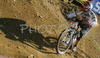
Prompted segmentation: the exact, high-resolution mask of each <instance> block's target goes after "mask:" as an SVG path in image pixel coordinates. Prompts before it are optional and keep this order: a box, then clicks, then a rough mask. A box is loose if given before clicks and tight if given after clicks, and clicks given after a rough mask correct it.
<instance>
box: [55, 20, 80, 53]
mask: <svg viewBox="0 0 100 58" xmlns="http://www.w3.org/2000/svg"><path fill="white" fill-rule="evenodd" d="M80 30H81V28H80V26H79V20H78V19H77V18H73V19H72V20H71V24H70V26H69V28H68V29H65V30H64V31H62V32H61V34H60V35H59V38H58V41H57V53H59V54H64V53H66V52H67V50H68V49H69V47H71V48H73V47H74V44H75V40H76V38H77V37H78V36H80Z"/></svg>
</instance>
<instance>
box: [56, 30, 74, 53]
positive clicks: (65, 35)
mask: <svg viewBox="0 0 100 58" xmlns="http://www.w3.org/2000/svg"><path fill="white" fill-rule="evenodd" d="M71 37H72V34H71V33H70V31H69V30H64V31H63V32H62V33H61V34H60V36H59V38H58V41H57V52H58V53H59V54H64V53H66V52H67V50H68V48H69V46H70V43H71Z"/></svg>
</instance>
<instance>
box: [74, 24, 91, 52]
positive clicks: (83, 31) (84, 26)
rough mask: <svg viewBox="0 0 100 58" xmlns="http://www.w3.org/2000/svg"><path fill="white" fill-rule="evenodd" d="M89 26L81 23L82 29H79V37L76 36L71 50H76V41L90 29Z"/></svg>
mask: <svg viewBox="0 0 100 58" xmlns="http://www.w3.org/2000/svg"><path fill="white" fill-rule="evenodd" d="M90 28H91V27H89V26H87V25H83V27H82V30H81V31H80V37H77V40H76V42H75V45H74V48H73V51H75V50H76V47H77V44H78V42H79V41H80V39H81V38H82V37H83V36H85V35H86V34H87V33H88V31H89V30H90Z"/></svg>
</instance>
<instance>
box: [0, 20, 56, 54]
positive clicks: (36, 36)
mask: <svg viewBox="0 0 100 58" xmlns="http://www.w3.org/2000/svg"><path fill="white" fill-rule="evenodd" d="M21 24H26V22H25V21H23V20H19V19H13V18H0V25H3V27H0V29H1V31H2V32H4V33H5V34H6V36H5V37H6V38H8V39H11V40H14V41H19V42H21V43H24V44H26V45H28V46H30V47H32V48H34V49H36V50H38V51H41V52H43V53H50V54H55V53H53V52H48V51H46V49H44V48H43V47H47V48H50V49H53V48H55V45H56V42H51V41H50V40H57V39H56V38H53V37H46V38H45V37H44V36H42V34H40V33H38V32H37V33H36V32H34V31H32V33H30V32H29V28H31V27H29V26H28V28H27V29H26V30H24V33H22V32H21V28H22V27H21V26H20V25H21ZM31 29H32V28H31ZM32 30H34V29H32ZM36 31H38V30H36Z"/></svg>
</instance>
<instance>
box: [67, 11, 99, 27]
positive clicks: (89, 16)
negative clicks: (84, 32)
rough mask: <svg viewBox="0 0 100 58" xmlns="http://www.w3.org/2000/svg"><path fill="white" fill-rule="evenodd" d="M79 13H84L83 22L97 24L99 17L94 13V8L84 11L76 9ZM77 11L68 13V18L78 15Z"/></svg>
mask: <svg viewBox="0 0 100 58" xmlns="http://www.w3.org/2000/svg"><path fill="white" fill-rule="evenodd" d="M76 14H77V15H82V20H83V24H88V25H96V24H97V17H96V15H95V14H94V12H93V11H92V10H90V11H88V12H83V11H76ZM76 14H75V13H71V14H68V15H67V17H68V18H72V17H75V16H76Z"/></svg>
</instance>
